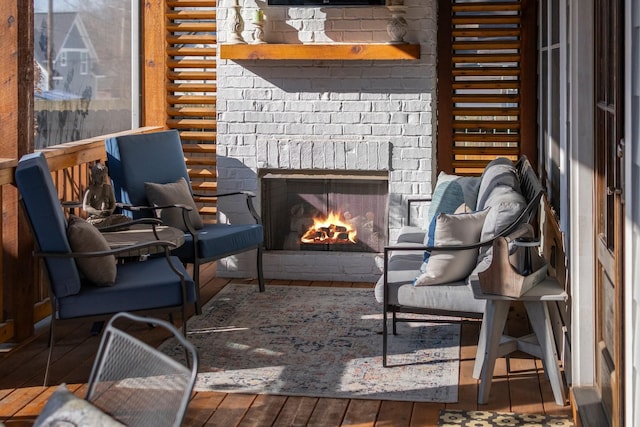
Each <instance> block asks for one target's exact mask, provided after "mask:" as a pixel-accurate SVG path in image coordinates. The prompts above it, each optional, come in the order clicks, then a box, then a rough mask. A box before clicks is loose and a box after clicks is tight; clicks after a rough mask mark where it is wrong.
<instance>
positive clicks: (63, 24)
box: [34, 12, 104, 100]
mask: <svg viewBox="0 0 640 427" xmlns="http://www.w3.org/2000/svg"><path fill="white" fill-rule="evenodd" d="M34 40H35V47H34V58H35V61H36V64H37V66H38V68H39V71H40V73H39V75H40V81H39V83H38V84H37V86H36V89H39V90H37V91H36V96H37V97H39V98H43V99H49V100H62V99H78V98H82V99H94V98H96V97H97V94H98V93H99V90H100V88H99V82H100V80H101V79H102V78H103V77H104V76H103V75H101V73H100V72H99V67H98V55H97V52H96V49H95V48H94V45H93V43H92V41H91V37H90V32H89V31H87V28H86V27H85V25H84V23H83V21H82V19H81V17H80V15H79V14H78V13H75V12H56V13H52V14H48V13H35V14H34ZM48 52H51V55H50V56H49V54H48Z"/></svg>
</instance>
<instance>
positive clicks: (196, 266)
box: [193, 260, 202, 315]
mask: <svg viewBox="0 0 640 427" xmlns="http://www.w3.org/2000/svg"><path fill="white" fill-rule="evenodd" d="M193 281H194V282H195V284H196V286H195V288H196V303H195V309H196V315H200V314H202V305H201V304H200V263H199V262H198V261H197V260H196V261H195V262H194V263H193Z"/></svg>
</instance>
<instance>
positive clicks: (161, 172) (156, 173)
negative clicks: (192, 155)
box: [105, 130, 191, 218]
mask: <svg viewBox="0 0 640 427" xmlns="http://www.w3.org/2000/svg"><path fill="white" fill-rule="evenodd" d="M105 148H106V151H107V164H108V167H109V176H110V177H111V183H112V185H113V190H114V193H115V197H116V201H117V202H121V203H129V204H132V205H137V206H140V205H144V206H146V205H148V204H149V203H148V201H147V195H146V192H145V188H144V183H145V182H154V183H157V184H167V183H173V182H176V181H177V180H178V179H179V178H180V177H183V178H184V179H185V180H186V181H187V183H189V182H190V180H189V174H188V172H187V167H186V164H185V161H184V153H183V151H182V143H181V141H180V135H179V133H178V131H177V130H167V131H161V132H153V133H143V134H135V135H123V136H116V137H113V138H109V139H107V140H106V141H105ZM139 159H148V161H144V162H141V161H140V160H139ZM189 189H190V190H191V188H189ZM150 214H151V213H150V212H140V213H134V215H133V216H134V217H135V218H138V217H143V216H150Z"/></svg>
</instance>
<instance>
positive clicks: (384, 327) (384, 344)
mask: <svg viewBox="0 0 640 427" xmlns="http://www.w3.org/2000/svg"><path fill="white" fill-rule="evenodd" d="M387 329H388V328H387V311H386V310H384V312H383V313H382V367H384V368H386V367H387V334H388V332H389V331H388V330H387Z"/></svg>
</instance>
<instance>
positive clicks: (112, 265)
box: [67, 215, 118, 286]
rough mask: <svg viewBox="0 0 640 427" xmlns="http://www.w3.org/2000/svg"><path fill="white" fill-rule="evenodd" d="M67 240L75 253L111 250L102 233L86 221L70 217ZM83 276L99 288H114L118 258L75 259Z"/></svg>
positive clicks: (110, 256)
mask: <svg viewBox="0 0 640 427" xmlns="http://www.w3.org/2000/svg"><path fill="white" fill-rule="evenodd" d="M67 238H68V239H69V245H70V246H71V250H72V251H73V252H99V251H107V250H109V249H111V248H110V247H109V243H107V240H106V239H105V238H104V236H103V235H102V233H100V231H99V230H98V229H97V228H96V227H94V226H93V225H91V224H89V223H88V222H87V221H85V220H84V219H82V218H80V217H77V216H74V215H69V221H68V225H67ZM75 261H76V265H77V266H78V270H80V273H81V274H82V276H84V277H85V278H86V279H87V280H88V281H90V282H91V283H93V284H95V285H97V286H113V284H114V283H115V281H116V274H117V272H118V269H117V266H116V257H115V256H113V255H105V256H101V257H90V258H75Z"/></svg>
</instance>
